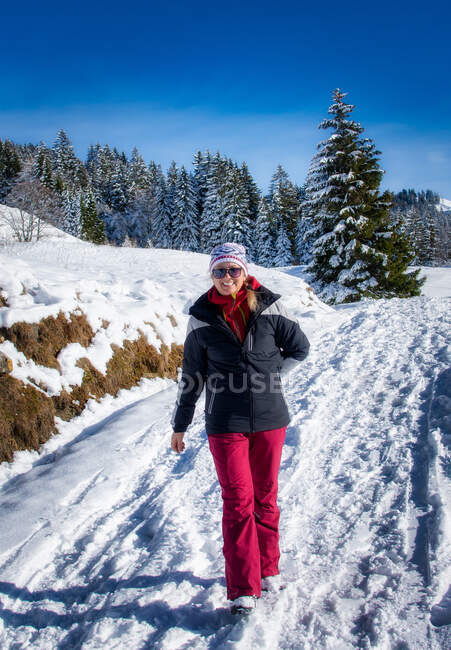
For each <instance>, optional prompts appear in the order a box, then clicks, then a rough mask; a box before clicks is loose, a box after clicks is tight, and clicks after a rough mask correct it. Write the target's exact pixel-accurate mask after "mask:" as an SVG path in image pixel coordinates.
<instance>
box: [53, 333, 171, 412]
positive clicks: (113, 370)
mask: <svg viewBox="0 0 451 650" xmlns="http://www.w3.org/2000/svg"><path fill="white" fill-rule="evenodd" d="M113 350H114V354H113V356H112V358H111V359H110V361H109V362H108V365H107V371H106V374H105V375H102V373H100V372H99V371H98V370H97V369H96V368H94V366H93V365H92V364H91V363H90V361H89V360H88V359H80V361H79V362H78V364H77V365H78V366H79V367H80V368H83V370H84V374H83V381H82V384H81V386H74V387H73V388H72V390H71V391H70V392H68V391H63V392H62V393H61V394H60V395H57V396H55V397H53V398H52V399H53V401H54V404H55V410H56V414H57V415H58V416H59V417H61V418H62V419H63V420H70V419H71V418H72V417H74V416H75V415H79V414H80V413H81V412H82V411H83V409H84V407H85V405H86V402H87V401H88V400H89V399H90V398H91V397H94V398H96V399H100V398H101V397H103V396H104V395H106V394H110V395H117V393H118V391H119V390H121V388H131V387H132V386H136V384H138V383H139V381H140V380H141V379H142V378H143V377H147V378H153V377H170V378H173V379H175V378H176V376H177V368H178V367H179V366H180V365H181V364H182V359H183V346H182V345H176V344H175V343H173V344H172V345H171V347H170V348H169V347H168V346H167V345H162V346H161V351H160V352H158V350H157V349H156V348H155V347H154V346H153V345H150V344H149V343H148V341H147V339H146V337H145V336H144V335H142V334H141V336H140V337H139V338H138V339H137V340H136V341H124V346H123V347H122V348H120V347H118V346H113Z"/></svg>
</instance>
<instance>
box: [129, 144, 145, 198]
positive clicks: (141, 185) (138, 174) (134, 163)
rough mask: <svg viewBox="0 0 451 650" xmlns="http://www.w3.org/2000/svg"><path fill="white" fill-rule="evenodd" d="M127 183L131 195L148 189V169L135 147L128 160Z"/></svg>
mask: <svg viewBox="0 0 451 650" xmlns="http://www.w3.org/2000/svg"><path fill="white" fill-rule="evenodd" d="M128 182H129V184H130V191H131V192H132V193H136V192H137V191H139V190H148V189H149V188H150V172H149V169H148V168H147V167H146V163H145V162H144V160H143V158H142V156H141V154H140V153H139V151H138V149H137V148H136V147H134V148H133V151H132V156H131V159H130V165H129V174H128Z"/></svg>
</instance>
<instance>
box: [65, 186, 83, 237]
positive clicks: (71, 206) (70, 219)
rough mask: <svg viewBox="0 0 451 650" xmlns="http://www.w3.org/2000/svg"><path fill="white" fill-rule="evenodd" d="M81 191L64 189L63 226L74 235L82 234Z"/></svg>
mask: <svg viewBox="0 0 451 650" xmlns="http://www.w3.org/2000/svg"><path fill="white" fill-rule="evenodd" d="M80 207H81V206H80V193H79V192H74V193H73V192H70V191H69V190H64V192H63V196H62V208H63V215H62V221H61V227H62V229H63V230H64V232H67V233H68V234H69V235H72V236H73V237H80V236H81V209H80Z"/></svg>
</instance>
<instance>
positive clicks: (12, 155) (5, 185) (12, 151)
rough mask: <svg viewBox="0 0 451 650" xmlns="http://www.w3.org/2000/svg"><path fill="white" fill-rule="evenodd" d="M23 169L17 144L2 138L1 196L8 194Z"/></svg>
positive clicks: (0, 149)
mask: <svg viewBox="0 0 451 650" xmlns="http://www.w3.org/2000/svg"><path fill="white" fill-rule="evenodd" d="M21 170H22V163H21V160H20V156H19V153H18V151H17V148H16V147H15V145H14V144H13V143H12V142H10V141H9V140H4V141H2V140H0V198H3V197H5V196H6V195H7V194H8V192H9V191H10V190H11V187H12V186H13V184H14V182H15V180H16V179H17V177H18V175H19V172H20V171H21Z"/></svg>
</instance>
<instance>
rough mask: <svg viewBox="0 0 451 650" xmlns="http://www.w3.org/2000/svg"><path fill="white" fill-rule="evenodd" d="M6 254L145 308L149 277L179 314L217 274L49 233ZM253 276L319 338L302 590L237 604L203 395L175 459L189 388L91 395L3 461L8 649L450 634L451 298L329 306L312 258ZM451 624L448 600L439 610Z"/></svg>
mask: <svg viewBox="0 0 451 650" xmlns="http://www.w3.org/2000/svg"><path fill="white" fill-rule="evenodd" d="M75 251H76V252H75ZM3 254H6V255H7V257H8V258H9V262H10V264H11V265H12V266H14V265H15V264H16V263H17V264H18V263H19V261H20V262H25V263H27V264H29V265H30V268H32V270H33V273H34V275H35V277H36V278H37V280H38V282H39V283H42V285H43V286H45V287H46V289H47V290H48V291H49V292H50V293H52V291H53V290H54V292H55V293H57V291H56V289H55V285H54V284H53V283H54V282H58V283H60V285H59V286H63V285H64V286H66V287H67V291H68V292H69V293H71V295H72V292H74V291H80V292H81V293H83V291H84V289H83V287H84V283H85V282H86V281H87V280H88V279H91V281H95V282H97V283H99V284H98V286H101V287H102V291H104V290H105V287H107V286H108V287H109V291H110V294H109V296H110V298H109V299H110V301H119V302H120V301H122V300H124V301H125V302H124V304H128V305H130V304H132V303H131V302H130V301H131V300H132V298H133V295H134V296H135V299H136V300H137V301H138V302H139V301H141V302H143V303H145V302H146V301H150V300H151V298H150V295H149V294H146V295H144V294H143V293H140V291H139V285H138V284H137V283H138V282H139V281H140V280H143V279H144V278H147V279H148V280H149V282H151V283H153V286H154V287H155V288H156V289H155V291H156V293H157V299H158V295H159V293H160V292H164V295H165V296H166V297H167V299H168V300H170V301H171V304H172V305H173V307H174V309H176V308H177V309H178V311H177V313H175V316H176V318H178V317H179V318H180V319H183V318H185V319H186V311H187V308H188V306H189V304H190V303H191V302H192V300H193V298H194V297H195V296H197V295H198V294H199V293H201V292H202V291H204V290H205V289H206V287H207V286H208V278H207V275H206V262H207V258H206V257H205V256H202V255H196V254H189V253H180V252H176V251H139V250H133V249H109V248H108V247H105V249H103V248H101V249H98V250H96V251H95V252H93V250H92V249H91V248H90V247H83V246H81V247H80V246H79V245H78V244H77V245H76V248H75V247H72V245H67V244H64V246H61V248H59V247H55V246H54V245H47V244H43V243H42V244H36V245H29V246H26V247H19V246H18V245H15V246H10V247H8V249H7V250H5V249H4V250H3ZM251 270H252V272H254V273H255V274H256V275H257V277H258V278H259V279H260V280H261V281H262V282H263V283H264V284H266V285H267V286H269V287H271V288H272V289H274V290H275V291H279V292H280V293H283V294H284V296H285V301H286V304H287V306H288V308H289V309H290V310H291V311H292V313H295V314H296V315H297V317H298V318H299V320H300V322H301V325H302V327H303V328H304V329H305V330H306V331H307V332H308V334H309V337H310V339H311V342H312V351H311V354H310V356H309V358H308V359H307V361H306V362H304V363H303V364H301V365H300V366H299V368H298V369H296V370H294V371H293V372H292V373H291V375H289V377H288V379H287V381H286V383H285V387H284V390H285V394H286V398H287V401H288V404H289V407H290V411H291V413H292V422H291V424H290V426H289V428H288V432H287V441H286V445H285V448H284V454H283V459H282V468H281V474H280V507H281V512H282V516H281V546H282V561H281V570H282V573H283V574H284V577H285V580H286V583H287V586H286V589H285V590H284V591H283V592H281V594H280V596H279V598H278V599H277V600H275V599H274V598H271V597H264V598H262V599H261V601H260V602H259V604H258V609H257V612H256V613H255V614H254V615H253V616H251V617H250V618H248V619H246V620H239V621H237V620H236V619H235V618H233V617H231V616H230V615H229V613H228V612H227V609H226V601H225V589H224V583H223V578H222V575H223V559H222V555H221V530H220V517H221V504H220V493H219V488H218V484H217V481H216V479H215V473H214V467H213V463H212V460H211V458H210V455H209V451H208V445H207V442H206V436H205V431H204V427H203V412H202V409H203V405H202V398H201V399H200V401H199V406H198V409H197V411H196V415H195V419H194V422H193V425H192V426H191V428H190V429H189V431H188V434H187V450H186V452H185V453H184V454H183V455H181V456H176V455H174V454H173V453H172V452H171V451H170V450H169V439H170V433H171V429H170V423H169V417H170V412H171V410H172V407H173V403H174V400H175V391H176V387H175V384H174V383H173V382H170V381H167V380H155V381H150V382H147V383H145V384H142V385H141V386H140V387H137V388H135V389H133V390H132V391H128V392H123V393H121V394H120V395H119V397H118V398H117V399H116V400H113V399H111V398H105V399H104V400H103V401H102V403H100V404H96V403H90V405H89V408H88V409H87V410H86V411H85V413H83V415H82V416H80V417H79V418H78V419H74V420H73V421H72V422H70V423H66V424H61V435H60V436H56V437H54V438H53V439H51V440H50V441H49V442H48V443H47V444H46V445H45V446H44V448H43V450H42V453H41V454H40V455H39V454H37V453H30V452H21V453H19V454H17V455H16V460H15V462H14V463H13V464H12V465H9V466H7V465H3V466H2V467H1V468H0V477H1V480H2V484H1V487H0V517H1V527H0V575H1V582H0V645H1V646H2V647H5V648H11V649H12V648H22V647H23V648H25V647H33V648H42V649H45V650H47V649H49V648H83V649H86V650H87V649H94V648H95V649H97V648H100V647H102V648H103V647H107V648H109V649H110V648H124V647H127V648H130V649H135V648H136V649H138V648H161V649H167V650H169V649H170V650H173V649H174V648H240V649H241V648H242V649H244V648H246V650H247V649H249V648H252V649H253V648H271V649H274V648H286V649H288V648H290V649H294V648H299V649H301V648H309V649H312V650H318V649H322V648H330V649H331V650H336V649H341V648H343V649H345V648H380V649H384V650H385V649H387V650H388V649H391V648H398V649H401V648H412V649H416V648H418V649H420V648H431V649H434V650H435V649H437V650H438V649H442V648H445V647H449V644H450V640H451V638H450V635H449V628H446V627H434V626H433V625H432V624H431V619H430V612H431V607H432V606H433V605H434V604H437V603H439V601H440V600H441V599H442V598H443V597H444V596H445V594H446V591H447V589H448V585H449V584H450V583H451V572H450V567H451V553H450V548H451V543H450V542H451V515H450V512H449V505H448V504H449V497H450V496H451V491H450V480H449V471H450V466H451V457H450V449H449V414H450V410H449V405H450V404H451V392H450V385H451V382H450V379H449V360H450V349H449V331H450V309H449V307H450V301H449V299H448V298H444V297H440V298H437V297H427V296H425V297H420V298H413V299H409V300H391V301H378V302H366V303H361V304H354V305H346V306H342V307H341V308H337V309H331V308H328V307H326V306H323V305H322V304H321V303H319V302H318V301H317V300H316V299H315V298H314V296H312V295H311V292H310V291H308V289H307V287H306V286H305V284H304V283H303V282H302V280H301V279H300V278H299V277H297V274H298V270H297V269H291V270H289V269H288V271H290V272H289V273H280V272H278V271H276V270H264V269H259V268H256V267H253V268H252V269H251ZM446 272H447V271H446V270H444V271H443V274H444V273H446ZM431 283H432V280H431ZM429 292H430V293H433V288H432V284H431V285H430V287H429ZM52 295H53V294H52ZM151 295H152V298H153V297H154V295H153V294H152V293H151ZM183 314H185V316H183ZM447 476H448V478H447ZM447 617H448V618H447ZM446 620H448V622H451V607H450V608H449V609H447V602H446V600H443V601H442V607H441V609H440V608H439V607H436V608H435V609H434V610H433V621H434V622H435V623H440V622H441V623H443V622H446Z"/></svg>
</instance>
